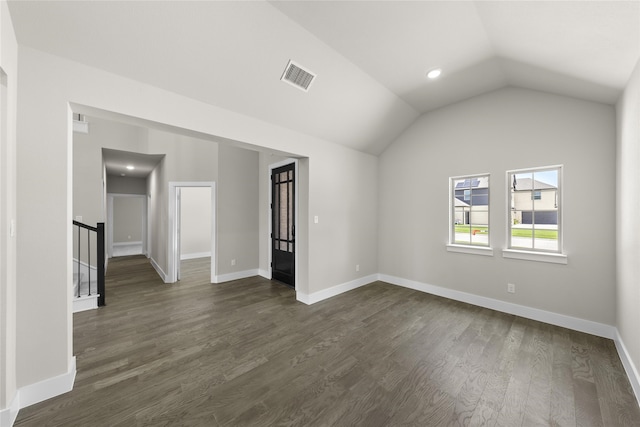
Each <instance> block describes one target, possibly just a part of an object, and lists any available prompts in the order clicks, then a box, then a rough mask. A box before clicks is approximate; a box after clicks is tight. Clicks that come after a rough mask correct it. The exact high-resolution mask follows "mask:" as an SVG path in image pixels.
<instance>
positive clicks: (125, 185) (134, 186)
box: [107, 124, 147, 194]
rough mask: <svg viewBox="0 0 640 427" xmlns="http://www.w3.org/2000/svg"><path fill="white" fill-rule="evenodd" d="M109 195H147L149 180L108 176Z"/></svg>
mask: <svg viewBox="0 0 640 427" xmlns="http://www.w3.org/2000/svg"><path fill="white" fill-rule="evenodd" d="M116 126H117V124H116ZM145 139H146V137H145ZM107 193H118V194H147V179H146V178H132V177H130V176H116V175H107Z"/></svg>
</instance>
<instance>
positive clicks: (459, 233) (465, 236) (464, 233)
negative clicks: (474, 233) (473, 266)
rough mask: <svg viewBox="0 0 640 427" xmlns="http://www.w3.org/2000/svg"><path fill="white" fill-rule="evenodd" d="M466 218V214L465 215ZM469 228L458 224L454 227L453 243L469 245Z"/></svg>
mask: <svg viewBox="0 0 640 427" xmlns="http://www.w3.org/2000/svg"><path fill="white" fill-rule="evenodd" d="M466 214H467V215H466V216H467V218H468V212H467V213H466ZM470 230H471V227H470V226H469V225H468V224H460V225H456V226H455V236H454V243H459V244H463V245H465V244H466V245H468V244H470V243H471V237H470V236H471V234H470Z"/></svg>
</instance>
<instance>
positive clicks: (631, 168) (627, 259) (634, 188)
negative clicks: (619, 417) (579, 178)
mask: <svg viewBox="0 0 640 427" xmlns="http://www.w3.org/2000/svg"><path fill="white" fill-rule="evenodd" d="M616 112H617V136H618V139H617V149H618V150H617V158H616V165H617V195H616V198H617V201H616V207H617V212H616V224H617V229H616V238H617V239H616V241H617V244H616V254H617V263H616V267H617V269H616V271H617V288H616V290H617V308H618V313H617V324H618V331H619V333H620V336H621V338H622V341H623V342H624V344H625V346H626V348H627V351H628V354H629V357H630V359H631V362H632V363H633V364H634V365H635V369H636V372H635V376H636V381H639V380H640V376H638V371H637V369H638V368H640V336H639V335H638V325H640V262H638V261H639V260H640V221H638V218H639V213H640V62H638V64H636V68H635V70H634V71H633V74H632V75H631V79H630V80H629V83H628V84H627V87H626V89H625V91H624V94H623V96H622V97H621V98H620V100H619V101H618V104H617V105H616ZM637 391H638V390H636V392H637Z"/></svg>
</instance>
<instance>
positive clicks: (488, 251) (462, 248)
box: [447, 243, 493, 256]
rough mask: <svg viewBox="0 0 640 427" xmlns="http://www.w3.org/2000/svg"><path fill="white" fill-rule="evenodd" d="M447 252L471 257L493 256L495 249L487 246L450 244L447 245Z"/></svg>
mask: <svg viewBox="0 0 640 427" xmlns="http://www.w3.org/2000/svg"><path fill="white" fill-rule="evenodd" d="M447 251H449V252H458V253H462V254H471V255H485V256H493V248H489V247H487V246H467V245H454V244H452V243H449V244H447Z"/></svg>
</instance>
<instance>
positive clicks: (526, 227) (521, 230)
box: [509, 168, 562, 252]
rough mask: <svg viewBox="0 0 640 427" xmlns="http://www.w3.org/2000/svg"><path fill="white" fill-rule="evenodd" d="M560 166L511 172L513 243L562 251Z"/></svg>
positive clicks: (514, 244)
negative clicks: (560, 232)
mask: <svg viewBox="0 0 640 427" xmlns="http://www.w3.org/2000/svg"><path fill="white" fill-rule="evenodd" d="M559 176H560V170H559V169H557V168H553V169H548V170H545V169H541V170H532V171H528V172H518V173H511V174H509V180H510V182H509V187H510V188H509V192H510V196H511V200H510V203H511V206H510V207H511V217H510V224H509V226H510V228H511V247H513V248H517V249H518V248H520V249H534V250H536V249H537V250H543V251H553V252H558V251H560V250H561V249H562V248H561V247H560V244H559V239H558V233H559V226H560V224H559V206H558V203H559V197H558V195H559V188H558V184H559V183H558V181H559Z"/></svg>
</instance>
